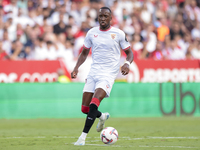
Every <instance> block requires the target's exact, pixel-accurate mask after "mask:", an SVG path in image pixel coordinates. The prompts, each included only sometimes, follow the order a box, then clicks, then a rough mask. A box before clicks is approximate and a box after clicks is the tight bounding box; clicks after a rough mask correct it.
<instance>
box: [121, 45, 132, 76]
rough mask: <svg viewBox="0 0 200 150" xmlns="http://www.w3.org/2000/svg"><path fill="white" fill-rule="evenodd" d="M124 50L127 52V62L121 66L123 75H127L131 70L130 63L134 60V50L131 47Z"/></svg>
mask: <svg viewBox="0 0 200 150" xmlns="http://www.w3.org/2000/svg"><path fill="white" fill-rule="evenodd" d="M124 52H125V53H126V62H125V63H124V65H123V66H122V67H121V73H122V75H127V74H128V73H129V70H130V69H129V65H130V64H131V63H132V61H133V52H132V50H131V48H129V49H127V50H125V51H124Z"/></svg>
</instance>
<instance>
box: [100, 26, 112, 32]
mask: <svg viewBox="0 0 200 150" xmlns="http://www.w3.org/2000/svg"><path fill="white" fill-rule="evenodd" d="M111 28H112V26H110V27H109V28H108V29H106V30H101V29H100V27H99V30H100V31H108V30H110V29H111Z"/></svg>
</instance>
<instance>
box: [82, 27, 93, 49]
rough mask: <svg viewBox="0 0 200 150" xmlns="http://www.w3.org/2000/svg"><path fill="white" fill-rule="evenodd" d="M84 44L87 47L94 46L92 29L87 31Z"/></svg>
mask: <svg viewBox="0 0 200 150" xmlns="http://www.w3.org/2000/svg"><path fill="white" fill-rule="evenodd" d="M83 46H84V47H85V48H87V49H89V48H90V47H92V42H91V40H90V31H88V32H87V34H86V37H85V40H84V44H83Z"/></svg>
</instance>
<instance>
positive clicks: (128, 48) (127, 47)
mask: <svg viewBox="0 0 200 150" xmlns="http://www.w3.org/2000/svg"><path fill="white" fill-rule="evenodd" d="M129 48H130V46H129V47H127V48H125V49H122V50H123V51H125V50H127V49H129Z"/></svg>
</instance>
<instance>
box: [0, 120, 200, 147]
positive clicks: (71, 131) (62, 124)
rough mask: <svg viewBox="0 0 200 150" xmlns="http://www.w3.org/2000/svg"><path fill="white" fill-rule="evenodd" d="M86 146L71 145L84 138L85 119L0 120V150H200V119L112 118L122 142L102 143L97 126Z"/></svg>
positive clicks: (88, 138)
mask: <svg viewBox="0 0 200 150" xmlns="http://www.w3.org/2000/svg"><path fill="white" fill-rule="evenodd" d="M97 121H98V120H96V122H95V123H94V126H93V127H92V128H91V131H90V133H89V134H88V137H87V141H86V145H85V146H74V145H73V144H72V143H73V142H75V141H76V140H77V138H78V137H79V135H80V134H81V131H82V128H83V124H84V122H85V120H84V119H26V120H12V119H11V120H6V119H1V120H0V150H101V149H103V150H122V149H123V150H133V149H134V150H175V149H179V150H180V149H185V150H188V149H191V150H200V118H198V117H162V118H122V119H120V118H110V119H109V120H108V121H107V122H106V126H112V127H115V128H116V129H117V130H118V132H119V140H118V141H117V143H115V144H114V145H112V146H107V145H105V144H103V143H102V142H101V141H100V138H99V136H100V133H98V132H96V129H95V127H96V124H97Z"/></svg>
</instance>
